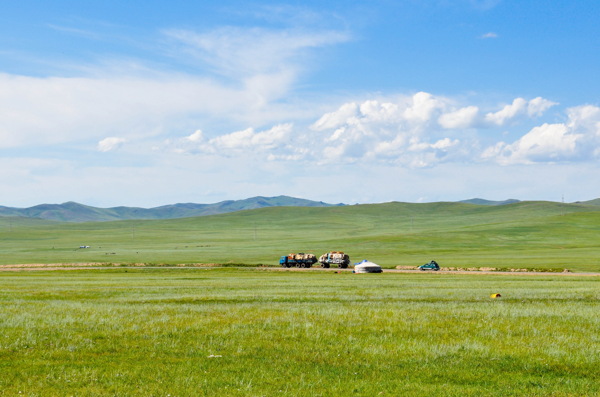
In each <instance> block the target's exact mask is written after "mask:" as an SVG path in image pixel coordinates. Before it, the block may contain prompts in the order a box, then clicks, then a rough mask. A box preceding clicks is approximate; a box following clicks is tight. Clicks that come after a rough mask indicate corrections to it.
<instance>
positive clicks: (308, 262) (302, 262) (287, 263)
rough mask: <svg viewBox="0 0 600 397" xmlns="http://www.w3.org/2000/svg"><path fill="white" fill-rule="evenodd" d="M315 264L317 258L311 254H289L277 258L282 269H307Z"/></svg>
mask: <svg viewBox="0 0 600 397" xmlns="http://www.w3.org/2000/svg"><path fill="white" fill-rule="evenodd" d="M315 263H317V257H316V256H315V255H313V254H305V253H303V252H300V253H298V254H289V255H285V256H282V257H281V258H279V264H280V265H281V266H282V267H303V268H309V267H311V266H312V265H313V264H315Z"/></svg>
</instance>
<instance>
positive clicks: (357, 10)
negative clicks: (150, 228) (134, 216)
mask: <svg viewBox="0 0 600 397" xmlns="http://www.w3.org/2000/svg"><path fill="white" fill-rule="evenodd" d="M599 16H600V2H598V1H583V0H581V1H574V0H554V1H552V2H548V1H541V0H528V1H517V0H370V1H352V0H344V1H342V0H320V1H311V0H308V1H267V0H258V1H252V0H249V1H248V0H244V1H241V0H220V1H218V2H217V1H183V0H169V1H162V0H145V1H139V0H130V1H127V2H123V1H116V0H103V1H92V0H53V1H52V2H47V1H41V0H21V1H19V2H4V3H3V4H2V12H1V13H0V205H4V206H12V207H29V206H33V205H36V204H41V203H62V202H66V201H76V202H79V203H83V204H87V205H93V206H97V207H112V206H119V205H127V206H138V207H146V208H148V207H154V206H160V205H165V204H173V203H182V202H194V203H214V202H218V201H221V200H236V199H244V198H248V197H254V196H278V195H288V196H293V197H300V198H306V199H311V200H318V201H325V202H329V203H347V204H354V203H380V202H389V201H403V202H435V201H458V200H464V199H470V198H475V197H478V198H485V199H489V200H504V199H508V198H514V199H520V200H549V201H561V200H562V201H565V202H574V201H584V200H591V199H594V198H598V197H600V178H599V177H598V175H599V171H600V24H598V23H597V20H598V17H599Z"/></svg>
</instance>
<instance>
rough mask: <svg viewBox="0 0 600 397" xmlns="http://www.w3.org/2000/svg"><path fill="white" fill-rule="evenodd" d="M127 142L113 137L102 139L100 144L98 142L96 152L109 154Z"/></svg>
mask: <svg viewBox="0 0 600 397" xmlns="http://www.w3.org/2000/svg"><path fill="white" fill-rule="evenodd" d="M125 142H127V140H126V139H124V138H117V137H114V136H111V137H108V138H104V139H103V140H101V141H100V142H98V147H97V148H98V151H99V152H110V151H112V150H115V149H118V148H119V147H120V146H121V145H123V144H124V143H125Z"/></svg>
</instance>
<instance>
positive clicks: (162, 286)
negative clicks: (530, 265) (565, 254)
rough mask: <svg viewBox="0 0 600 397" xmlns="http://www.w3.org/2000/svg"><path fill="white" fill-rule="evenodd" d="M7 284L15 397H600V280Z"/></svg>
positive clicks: (146, 278) (105, 277)
mask: <svg viewBox="0 0 600 397" xmlns="http://www.w3.org/2000/svg"><path fill="white" fill-rule="evenodd" d="M0 284H1V285H2V288H1V289H0V395H3V396H4V395H6V396H17V395H25V396H68V395H77V396H101V395H107V396H109V395H110V396H130V395H145V396H168V395H171V396H192V395H194V396H196V395H197V396H279V395H281V396H354V395H355V396H399V395H406V396H502V397H505V396H523V395H527V396H594V395H598V394H600V373H599V372H598V365H599V364H600V337H599V335H598V329H600V319H599V317H598V303H599V301H600V289H599V288H598V279H597V277H575V276H571V277H560V276H529V277H522V278H519V277H516V276H505V275H488V276H484V275H462V276H458V275H443V274H436V273H425V274H422V273H419V274H392V273H383V274H380V275H374V274H364V275H356V274H351V273H339V274H338V273H334V271H328V272H320V271H319V272H317V271H314V272H310V271H309V272H301V273H300V272H289V271H269V270H260V269H246V270H243V269H222V268H221V269H188V268H185V269H178V268H169V269H147V268H141V269H133V268H117V269H107V270H77V271H55V272H2V273H0ZM491 293H501V294H502V297H501V298H499V299H491V298H490V294H491Z"/></svg>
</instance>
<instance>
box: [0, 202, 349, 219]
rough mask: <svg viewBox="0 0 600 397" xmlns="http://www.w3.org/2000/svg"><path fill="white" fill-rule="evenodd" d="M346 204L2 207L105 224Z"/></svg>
mask: <svg viewBox="0 0 600 397" xmlns="http://www.w3.org/2000/svg"><path fill="white" fill-rule="evenodd" d="M335 205H338V206H339V205H344V204H327V203H324V202H322V201H311V200H305V199H300V198H294V197H288V196H277V197H262V196H258V197H252V198H248V199H245V200H227V201H221V202H218V203H214V204H194V203H179V204H172V205H164V206H160V207H154V208H139V207H123V206H122V207H112V208H97V207H91V206H87V205H83V204H79V203H75V202H67V203H63V204H40V205H36V206H33V207H29V208H11V207H2V206H0V216H5V217H6V216H12V217H25V218H39V219H46V220H53V221H61V222H105V221H115V220H127V219H175V218H187V217H194V216H206V215H216V214H224V213H228V212H235V211H243V210H251V209H258V208H265V207H331V206H335Z"/></svg>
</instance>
